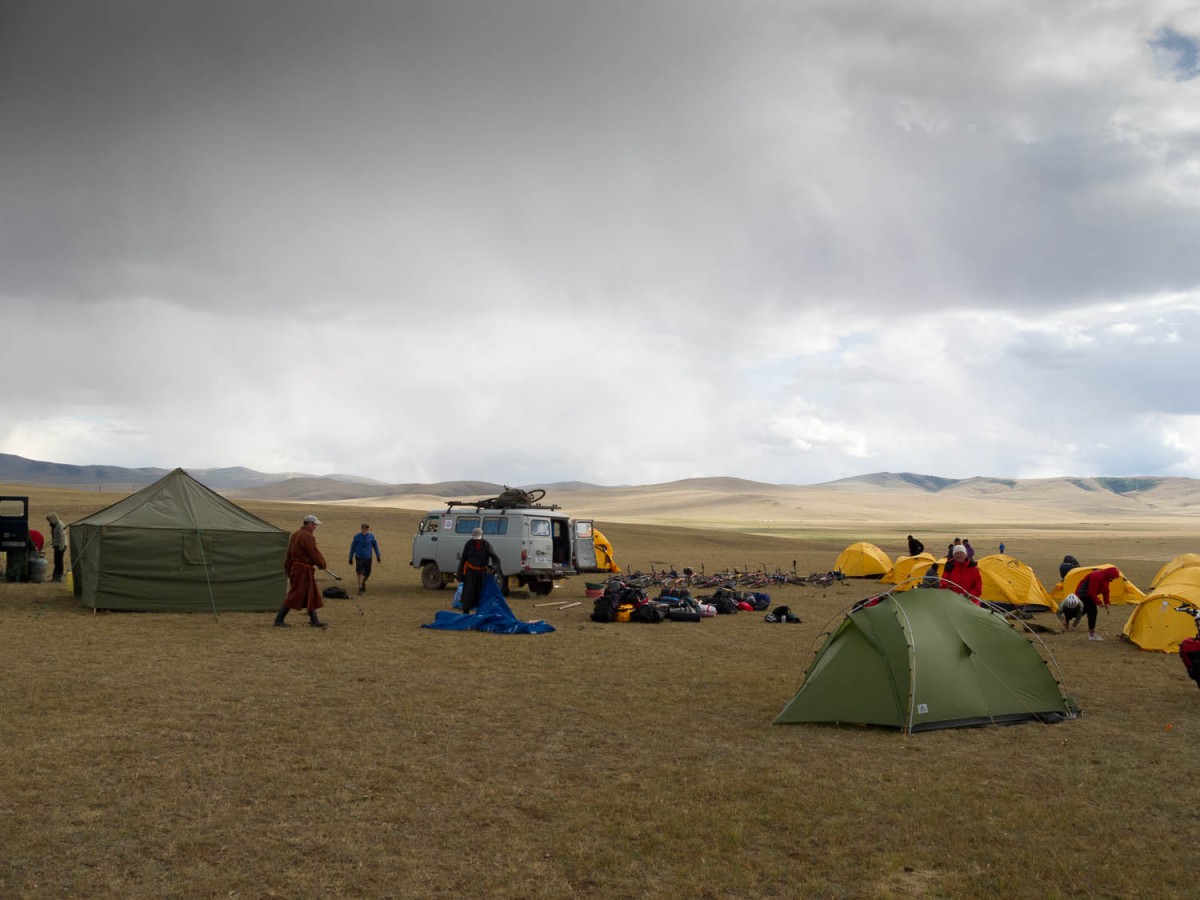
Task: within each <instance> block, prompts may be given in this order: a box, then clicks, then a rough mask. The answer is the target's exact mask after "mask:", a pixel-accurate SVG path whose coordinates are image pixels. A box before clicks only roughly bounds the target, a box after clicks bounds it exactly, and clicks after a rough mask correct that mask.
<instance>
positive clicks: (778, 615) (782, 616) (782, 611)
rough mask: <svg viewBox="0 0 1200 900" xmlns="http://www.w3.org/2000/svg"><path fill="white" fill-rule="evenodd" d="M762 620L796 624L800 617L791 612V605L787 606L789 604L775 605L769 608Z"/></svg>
mask: <svg viewBox="0 0 1200 900" xmlns="http://www.w3.org/2000/svg"><path fill="white" fill-rule="evenodd" d="M763 621H764V622H787V623H789V624H796V623H797V622H799V621H800V617H799V616H797V615H796V614H795V613H793V612H792V609H791V607H789V606H777V607H775V608H774V609H773V610H771V611H770V612H769V613H767V614H766V615H765V616H763Z"/></svg>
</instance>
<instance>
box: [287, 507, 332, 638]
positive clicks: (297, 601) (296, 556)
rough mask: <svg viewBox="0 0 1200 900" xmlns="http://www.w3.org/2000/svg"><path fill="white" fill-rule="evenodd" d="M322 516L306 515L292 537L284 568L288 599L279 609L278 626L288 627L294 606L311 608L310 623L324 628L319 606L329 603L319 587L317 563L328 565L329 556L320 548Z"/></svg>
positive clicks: (320, 566)
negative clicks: (290, 612)
mask: <svg viewBox="0 0 1200 900" xmlns="http://www.w3.org/2000/svg"><path fill="white" fill-rule="evenodd" d="M320 524H321V520H320V519H318V518H317V517H316V516H313V515H308V516H305V517H304V523H303V524H302V525H301V526H300V527H299V528H298V529H297V530H296V531H295V532H293V533H292V538H291V540H290V541H288V548H287V556H285V557H284V558H283V570H284V571H285V572H287V577H288V592H287V599H286V600H284V601H283V606H281V607H279V612H277V613H276V614H275V627H276V628H287V627H288V623H287V622H285V621H284V619H286V618H287V614H288V612H289V611H291V610H293V609H306V610H308V624H309V625H311V626H312V627H313V628H324V627H326V623H324V622H322V621H321V620H320V619H319V618H317V610H318V609H320V608H321V607H322V606H324V605H325V601H324V600H322V599H321V592H320V591H318V590H317V576H316V574H315V573H314V572H313V567H314V566H315V567H316V568H318V569H324V568H325V557H324V556H322V555H321V551H320V550H318V549H317V537H316V535H315V534H314V532H315V531H316V530H317V526H318V525H320Z"/></svg>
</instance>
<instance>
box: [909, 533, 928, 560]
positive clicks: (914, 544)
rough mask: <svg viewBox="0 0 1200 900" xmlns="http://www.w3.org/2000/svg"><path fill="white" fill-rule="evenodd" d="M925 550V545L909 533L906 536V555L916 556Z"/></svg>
mask: <svg viewBox="0 0 1200 900" xmlns="http://www.w3.org/2000/svg"><path fill="white" fill-rule="evenodd" d="M924 552H925V545H924V544H922V543H921V542H920V541H918V540H917V539H916V538H915V537H913V536H912V535H911V534H910V535H909V536H908V555H909V556H917V555H919V554H921V553H924Z"/></svg>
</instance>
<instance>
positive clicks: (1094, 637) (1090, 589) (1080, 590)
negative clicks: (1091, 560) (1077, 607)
mask: <svg viewBox="0 0 1200 900" xmlns="http://www.w3.org/2000/svg"><path fill="white" fill-rule="evenodd" d="M1120 577H1121V573H1120V572H1119V571H1118V570H1117V567H1116V566H1106V567H1105V568H1103V569H1097V570H1096V571H1094V572H1088V574H1086V575H1084V576H1083V578H1082V579H1080V581H1079V584H1077V585H1075V596H1076V597H1078V598H1079V599H1080V600H1082V601H1083V611H1084V613H1085V614H1086V615H1087V623H1088V640H1089V641H1102V640H1104V638H1102V637H1100V635H1098V634H1096V613H1098V612H1099V611H1100V610H1099V607H1098V606H1097V605H1096V601H1101V602H1102V603H1103V604H1104V608H1105V609H1108V608H1109V599H1108V588H1109V585H1111V584H1112V583H1113V582H1114V581H1116V580H1117V579H1118V578H1120Z"/></svg>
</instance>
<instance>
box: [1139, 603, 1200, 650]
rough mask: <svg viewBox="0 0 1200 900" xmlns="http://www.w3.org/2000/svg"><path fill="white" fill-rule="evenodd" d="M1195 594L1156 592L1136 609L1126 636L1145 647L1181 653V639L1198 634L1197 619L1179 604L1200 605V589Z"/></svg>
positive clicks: (1146, 648)
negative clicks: (1180, 610)
mask: <svg viewBox="0 0 1200 900" xmlns="http://www.w3.org/2000/svg"><path fill="white" fill-rule="evenodd" d="M1191 593H1192V596H1190V597H1189V596H1182V595H1180V594H1179V593H1166V592H1161V593H1160V592H1159V591H1155V592H1154V593H1152V594H1151V595H1150V596H1149V597H1147V598H1146V599H1145V600H1143V601H1142V602H1141V603H1139V604H1138V605H1137V606H1135V607H1134V608H1133V612H1131V613H1130V614H1129V621H1127V622H1126V623H1125V630H1124V636H1125V638H1126V639H1127V640H1129V642H1130V643H1133V644H1136V645H1137V646H1138V647H1141V648H1142V649H1143V650H1158V651H1161V652H1163V653H1178V652H1179V644H1180V642H1182V641H1184V640H1186V639H1187V638H1190V637H1195V636H1196V621H1195V619H1193V618H1192V617H1191V616H1190V615H1188V614H1187V613H1181V612H1179V611H1178V610H1177V609H1176V607H1179V606H1200V589H1197V590H1194V591H1192V592H1191Z"/></svg>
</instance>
